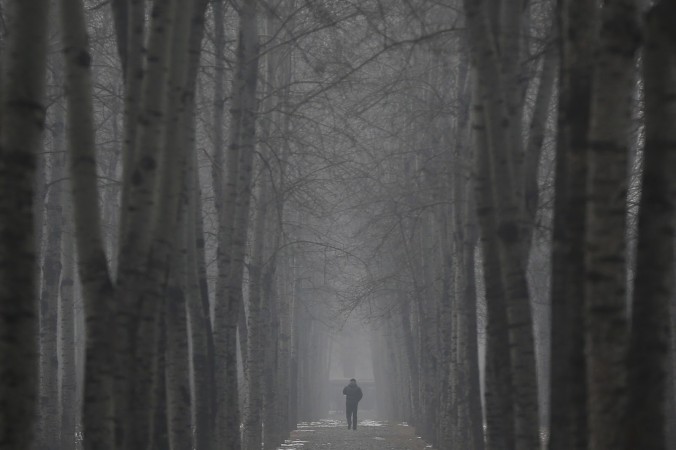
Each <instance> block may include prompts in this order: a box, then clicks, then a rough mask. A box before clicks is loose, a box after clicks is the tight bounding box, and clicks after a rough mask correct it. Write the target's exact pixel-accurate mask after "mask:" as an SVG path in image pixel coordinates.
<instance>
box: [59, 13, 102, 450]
mask: <svg viewBox="0 0 676 450" xmlns="http://www.w3.org/2000/svg"><path fill="white" fill-rule="evenodd" d="M61 24H62V35H63V43H64V49H65V58H66V83H67V93H68V95H67V99H68V138H69V144H70V150H71V151H70V173H71V183H72V195H73V208H74V219H75V220H74V222H75V236H76V241H77V250H78V271H79V274H80V280H81V284H82V291H83V296H84V299H85V315H86V329H87V344H86V345H87V348H86V357H85V358H86V362H85V366H86V376H85V386H84V391H85V395H84V399H85V401H84V405H83V414H82V417H83V428H84V446H85V448H86V449H102V450H104V449H114V448H115V438H114V428H113V422H112V417H113V392H112V388H113V385H112V383H113V374H112V365H111V362H110V354H111V350H112V347H111V345H112V340H111V339H112V329H111V327H110V317H111V313H112V305H113V294H114V292H113V285H112V282H111V279H110V275H109V272H108V264H107V261H106V255H105V251H104V244H103V239H102V237H101V225H100V209H99V201H98V192H97V190H98V187H97V177H96V156H95V143H94V142H95V139H94V123H93V120H94V114H93V106H92V82H91V68H90V65H91V56H90V54H89V49H88V38H87V29H86V23H85V17H84V6H83V4H82V1H81V0H63V1H62V3H61Z"/></svg>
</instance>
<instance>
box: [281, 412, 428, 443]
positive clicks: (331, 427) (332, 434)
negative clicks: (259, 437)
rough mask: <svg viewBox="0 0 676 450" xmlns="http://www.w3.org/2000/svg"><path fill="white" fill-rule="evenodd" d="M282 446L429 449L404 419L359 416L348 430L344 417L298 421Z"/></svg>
mask: <svg viewBox="0 0 676 450" xmlns="http://www.w3.org/2000/svg"><path fill="white" fill-rule="evenodd" d="M280 449H283V450H423V449H432V446H431V445H427V444H426V443H425V442H424V441H423V440H422V439H420V438H419V437H417V436H416V435H415V430H414V429H413V427H409V426H408V425H406V424H405V423H404V424H402V423H388V422H381V421H376V420H360V421H359V424H358V426H357V429H356V430H348V429H347V422H346V421H345V419H343V420H342V421H341V420H338V419H325V420H320V421H317V422H306V423H301V424H299V425H298V429H297V430H294V431H293V432H292V433H291V438H290V439H289V440H288V441H287V442H286V443H285V444H283V445H282V447H280Z"/></svg>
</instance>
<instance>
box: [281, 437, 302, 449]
mask: <svg viewBox="0 0 676 450" xmlns="http://www.w3.org/2000/svg"><path fill="white" fill-rule="evenodd" d="M307 443H308V441H297V440H294V441H290V440H288V439H287V440H286V441H284V443H283V444H282V446H281V447H279V448H278V449H277V450H299V449H300V448H301V447H303V446H304V445H305V444H307Z"/></svg>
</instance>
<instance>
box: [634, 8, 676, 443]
mask: <svg viewBox="0 0 676 450" xmlns="http://www.w3.org/2000/svg"><path fill="white" fill-rule="evenodd" d="M675 13H676V4H674V2H668V1H661V2H659V3H658V4H657V5H655V6H653V8H652V9H651V10H650V11H649V13H648V15H647V17H646V28H645V30H646V36H645V46H644V52H643V61H642V62H643V66H642V68H643V80H644V86H645V88H644V89H645V94H644V95H645V127H646V128H645V135H646V141H645V149H644V153H643V154H644V156H643V175H642V176H643V180H642V186H641V203H640V209H639V222H638V244H637V255H636V276H635V281H634V292H633V297H634V298H633V308H632V312H633V314H632V324H631V341H630V352H629V365H628V367H629V403H628V408H627V411H628V412H629V417H628V421H627V438H626V439H625V447H624V448H625V449H630V448H641V449H654V450H662V449H666V448H668V447H669V446H668V445H667V428H668V423H669V422H668V419H667V417H666V416H665V413H666V411H667V410H668V407H669V406H671V405H669V404H668V403H667V399H668V398H669V396H670V395H673V390H672V389H669V388H668V386H667V384H668V383H669V378H670V377H669V375H670V374H672V371H671V370H669V365H670V351H669V348H670V343H671V342H670V341H671V333H673V332H674V330H672V329H671V319H670V314H671V310H670V302H671V301H672V300H673V298H674V232H675V231H676V230H675V229H674V227H675V224H676V216H675V215H674V211H675V209H676V205H675V204H674V199H675V198H676V183H674V180H673V178H674V177H673V174H674V171H675V170H676V130H675V129H674V126H673V123H674V120H676V103H675V101H676V58H675V57H674V50H675V48H676V40H675V39H674V38H675V37H676V36H674V33H673V28H672V24H673V17H675V16H674V14H675Z"/></svg>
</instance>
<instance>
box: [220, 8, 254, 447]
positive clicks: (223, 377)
mask: <svg viewBox="0 0 676 450" xmlns="http://www.w3.org/2000/svg"><path fill="white" fill-rule="evenodd" d="M239 14H240V30H239V43H238V49H237V71H236V74H235V78H234V80H233V93H237V94H236V95H235V96H234V98H233V106H232V116H231V130H230V132H231V136H230V148H229V151H228V153H229V156H228V167H229V168H228V174H227V176H226V189H225V192H224V207H223V215H222V216H221V220H227V221H228V223H231V224H232V225H231V226H230V225H229V224H225V225H224V226H220V225H219V254H220V255H219V258H220V259H222V260H223V261H222V262H221V263H220V264H219V271H221V274H219V279H220V281H219V282H220V283H221V286H220V289H218V292H217V293H216V295H217V299H216V305H215V317H214V343H215V348H216V354H215V361H216V372H215V373H216V376H217V378H218V380H219V382H218V384H217V394H216V398H217V411H216V429H217V430H218V442H219V445H220V446H221V447H222V448H224V449H226V450H236V449H239V447H240V436H239V435H240V433H239V425H240V417H239V416H240V415H239V407H238V402H239V401H238V393H237V349H236V342H237V339H236V333H237V319H238V317H239V308H240V305H241V302H242V279H243V273H242V272H243V269H244V254H245V247H246V237H247V230H248V222H249V204H250V197H251V180H252V163H253V153H254V150H255V139H256V118H255V116H256V87H257V83H258V54H259V42H258V27H257V23H256V22H257V13H256V2H255V1H254V0H247V1H245V2H244V3H243V4H242V6H241V8H240V11H239ZM232 164H237V169H236V170H234V169H232V170H231V167H232ZM233 172H234V173H233ZM233 176H236V179H233V178H232V177H233ZM223 216H224V217H223ZM225 269H227V272H226V273H227V277H226V279H225V282H223V281H222V280H223V277H224V273H223V272H222V271H223V270H225Z"/></svg>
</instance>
